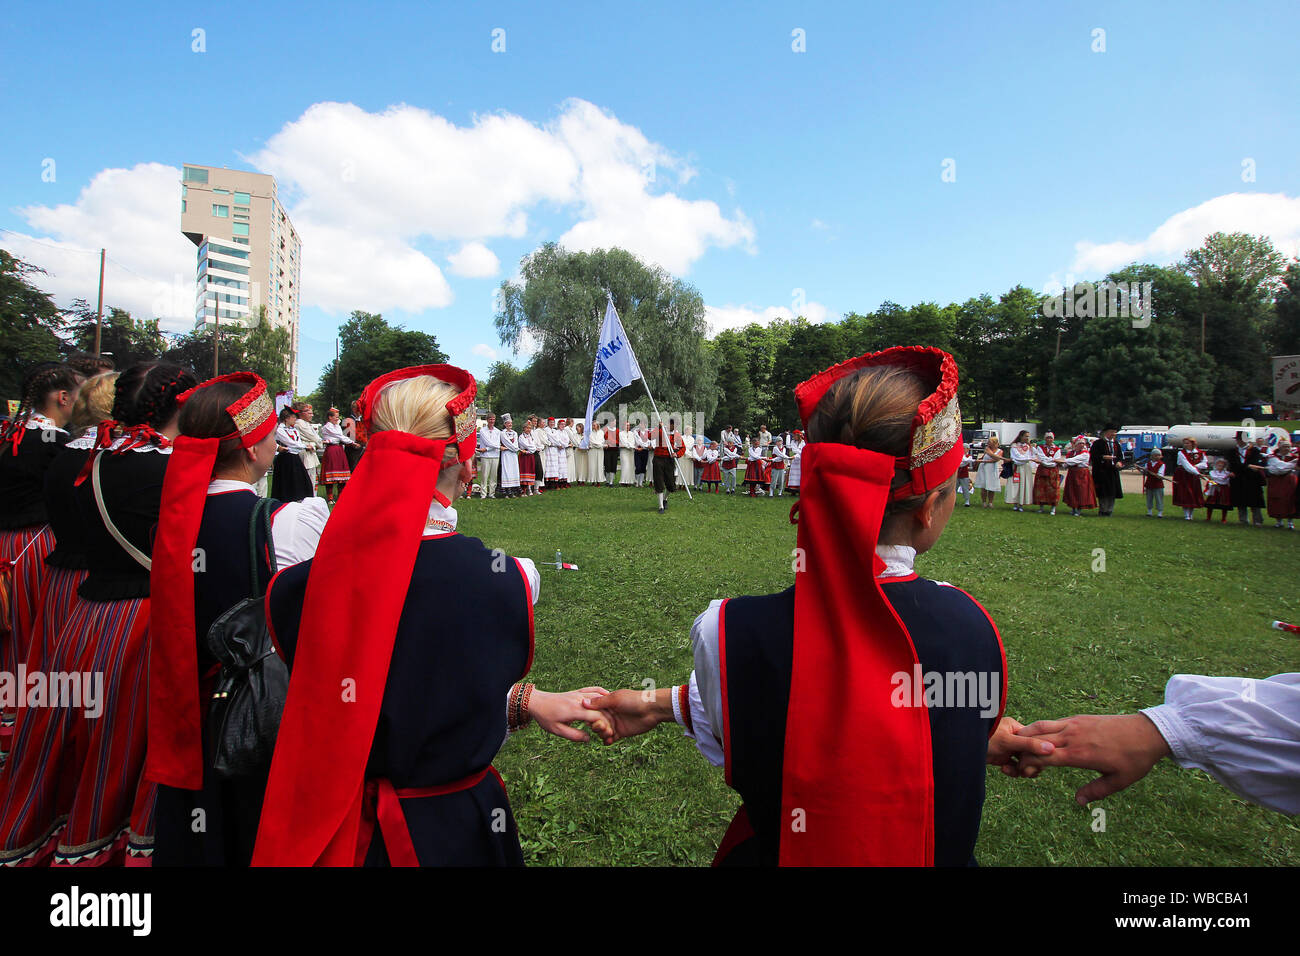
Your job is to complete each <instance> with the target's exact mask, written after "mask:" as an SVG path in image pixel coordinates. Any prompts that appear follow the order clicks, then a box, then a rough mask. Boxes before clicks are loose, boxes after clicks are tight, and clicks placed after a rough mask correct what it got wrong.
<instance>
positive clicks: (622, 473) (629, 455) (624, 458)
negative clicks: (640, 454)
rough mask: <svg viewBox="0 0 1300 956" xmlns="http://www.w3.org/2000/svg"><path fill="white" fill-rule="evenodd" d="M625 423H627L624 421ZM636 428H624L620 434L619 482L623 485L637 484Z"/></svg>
mask: <svg viewBox="0 0 1300 956" xmlns="http://www.w3.org/2000/svg"><path fill="white" fill-rule="evenodd" d="M624 424H627V423H626V422H624ZM636 447H637V441H636V430H635V429H632V428H624V429H623V430H622V431H620V432H619V436H618V483H619V485H621V486H623V487H631V486H633V485H634V484H635V482H636V478H635V472H636Z"/></svg>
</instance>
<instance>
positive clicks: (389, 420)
mask: <svg viewBox="0 0 1300 956" xmlns="http://www.w3.org/2000/svg"><path fill="white" fill-rule="evenodd" d="M459 393H460V389H459V388H457V387H456V386H455V385H452V384H451V383H449V382H444V381H442V379H439V378H434V377H433V376H432V375H419V376H416V377H415V378H405V379H402V380H401V381H399V382H394V383H393V384H392V385H389V386H387V387H386V388H385V389H384V390H383V391H381V392H380V393H379V397H378V398H376V399H375V409H374V411H373V412H372V413H371V431H372V432H382V431H399V432H409V433H410V434H412V435H415V436H416V437H418V438H428V439H429V440H431V441H434V440H437V439H439V438H451V437H454V435H455V427H456V423H455V422H454V421H453V420H452V417H451V415H450V414H449V413H448V411H447V403H448V402H449V401H451V400H452V399H453V398H455V397H456V396H457V395H458V394H459ZM457 457H458V453H457V449H456V448H455V447H453V446H448V448H447V454H446V455H445V456H444V458H443V461H444V462H445V461H447V460H448V459H449V458H450V459H455V458H457Z"/></svg>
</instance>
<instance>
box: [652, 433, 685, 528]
mask: <svg viewBox="0 0 1300 956" xmlns="http://www.w3.org/2000/svg"><path fill="white" fill-rule="evenodd" d="M654 446H655V447H654V484H655V494H656V495H658V496H659V513H660V514H663V513H664V512H665V511H667V510H668V495H669V494H671V493H672V492H674V491H676V490H677V467H676V464H675V461H674V460H675V459H680V458H681V457H682V456H683V455H684V454H686V442H685V441H683V439H682V436H681V433H680V432H679V431H678V430H677V421H676V420H675V419H672V418H670V419H668V431H666V432H665V431H664V426H663V423H662V422H660V424H659V427H658V428H657V429H656V430H655V438H654Z"/></svg>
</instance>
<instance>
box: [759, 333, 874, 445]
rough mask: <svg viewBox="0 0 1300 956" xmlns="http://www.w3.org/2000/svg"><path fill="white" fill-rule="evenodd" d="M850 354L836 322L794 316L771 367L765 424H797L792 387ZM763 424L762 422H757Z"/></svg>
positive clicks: (797, 410)
mask: <svg viewBox="0 0 1300 956" xmlns="http://www.w3.org/2000/svg"><path fill="white" fill-rule="evenodd" d="M852 357H853V356H852V355H850V354H848V352H847V350H846V349H845V347H844V332H843V329H842V328H841V327H840V324H839V323H838V322H827V323H813V322H809V321H808V320H807V319H804V318H799V319H796V320H795V322H794V323H793V325H792V327H791V329H790V338H789V341H788V342H787V343H786V347H785V348H784V349H782V350H781V352H780V354H778V355H777V357H776V367H775V368H774V369H773V370H772V391H773V393H774V394H775V396H776V401H775V403H774V407H773V410H772V413H771V415H770V417H768V418H766V419H765V423H766V424H767V426H768V427H769V428H770V429H772V430H773V431H776V430H777V429H780V428H796V427H798V426H799V424H800V421H801V419H800V417H799V408H798V406H797V405H796V404H795V401H794V389H795V386H797V385H798V384H799V383H800V382H802V381H804V380H805V379H808V378H811V377H812V376H813V375H816V374H817V373H818V372H820V371H821V370H822V369H825V368H828V367H830V366H832V365H834V364H835V363H837V362H842V361H844V360H845V359H847V358H852ZM760 424H763V422H760Z"/></svg>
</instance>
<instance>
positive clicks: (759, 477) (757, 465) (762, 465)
mask: <svg viewBox="0 0 1300 956" xmlns="http://www.w3.org/2000/svg"><path fill="white" fill-rule="evenodd" d="M745 481H747V482H749V483H750V484H751V485H759V484H767V463H766V462H763V461H760V460H759V459H757V458H755V459H751V460H750V461H747V462H746V463H745Z"/></svg>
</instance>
